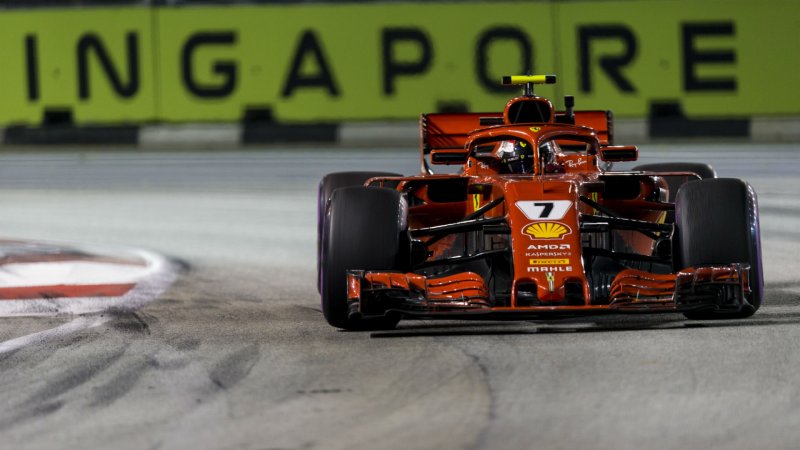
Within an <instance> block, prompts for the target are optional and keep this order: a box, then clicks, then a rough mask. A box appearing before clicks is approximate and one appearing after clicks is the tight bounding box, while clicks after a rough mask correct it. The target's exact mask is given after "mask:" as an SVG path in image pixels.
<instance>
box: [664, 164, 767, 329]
mask: <svg viewBox="0 0 800 450" xmlns="http://www.w3.org/2000/svg"><path fill="white" fill-rule="evenodd" d="M673 239H674V240H675V242H674V243H675V244H676V245H674V246H673V248H674V253H675V255H674V258H675V269H676V270H680V269H684V268H687V267H700V266H711V265H728V264H732V263H746V264H748V265H750V270H749V274H748V279H749V287H750V292H749V293H748V294H747V295H746V298H747V302H748V305H745V307H744V308H742V309H741V310H740V311H738V312H724V311H719V310H705V311H692V312H686V313H685V315H686V317H688V318H690V319H719V318H744V317H749V316H752V315H753V314H754V313H755V312H756V311H757V310H758V308H759V307H760V306H761V300H762V297H763V295H764V275H763V272H762V265H761V237H760V228H759V220H758V202H757V200H756V194H755V191H753V189H752V187H750V185H749V184H747V183H745V182H744V181H742V180H737V179H734V178H713V179H707V180H699V181H692V182H689V183H686V184H684V185H683V186H681V188H680V189H679V190H678V194H677V196H676V198H675V235H674V237H673Z"/></svg>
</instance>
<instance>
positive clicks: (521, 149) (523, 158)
mask: <svg viewBox="0 0 800 450" xmlns="http://www.w3.org/2000/svg"><path fill="white" fill-rule="evenodd" d="M497 157H498V159H500V161H501V162H502V163H503V164H504V165H505V166H506V171H507V173H533V149H532V148H531V145H530V144H528V143H527V142H525V141H523V140H516V139H515V140H508V141H503V142H501V143H500V147H499V148H498V149H497Z"/></svg>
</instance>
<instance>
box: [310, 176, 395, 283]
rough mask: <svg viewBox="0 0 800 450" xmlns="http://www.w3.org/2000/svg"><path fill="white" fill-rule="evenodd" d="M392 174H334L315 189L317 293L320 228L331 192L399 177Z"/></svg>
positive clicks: (323, 179)
mask: <svg viewBox="0 0 800 450" xmlns="http://www.w3.org/2000/svg"><path fill="white" fill-rule="evenodd" d="M401 176H402V175H400V174H398V173H392V172H334V173H329V174H327V175H325V176H324V177H322V180H320V182H319V188H318V189H317V292H321V289H322V281H321V280H320V256H321V252H322V227H323V226H324V225H325V224H324V223H323V221H324V218H325V207H326V205H327V204H328V201H330V199H331V195H332V194H333V191H335V190H336V189H339V188H343V187H349V186H363V185H364V183H366V181H367V180H369V179H370V178H374V177H401Z"/></svg>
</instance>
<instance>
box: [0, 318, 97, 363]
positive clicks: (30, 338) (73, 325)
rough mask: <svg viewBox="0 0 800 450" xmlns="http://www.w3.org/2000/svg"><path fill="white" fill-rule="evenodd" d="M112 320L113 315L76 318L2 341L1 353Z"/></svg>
mask: <svg viewBox="0 0 800 450" xmlns="http://www.w3.org/2000/svg"><path fill="white" fill-rule="evenodd" d="M109 320H111V316H91V317H78V318H77V319H75V320H72V321H70V322H67V323H65V324H63V325H59V326H57V327H55V328H51V329H49V330H44V331H39V332H38V333H32V334H28V335H25V336H21V337H18V338H14V339H9V340H7V341H5V342H0V355H1V354H3V353H8V352H13V351H14V350H18V349H20V348H22V347H27V346H29V345H32V344H39V343H42V342H46V341H51V340H53V339H57V338H60V337H64V336H66V335H69V334H72V333H75V332H78V331H81V330H85V329H87V328H93V327H96V326H99V325H102V324H104V323H106V322H108V321H109Z"/></svg>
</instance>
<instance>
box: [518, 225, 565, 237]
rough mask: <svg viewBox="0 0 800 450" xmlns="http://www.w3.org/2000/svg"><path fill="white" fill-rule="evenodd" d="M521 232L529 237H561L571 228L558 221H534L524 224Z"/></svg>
mask: <svg viewBox="0 0 800 450" xmlns="http://www.w3.org/2000/svg"><path fill="white" fill-rule="evenodd" d="M522 233H523V234H526V235H528V236H530V238H531V239H561V238H562V237H564V236H566V235H568V234H570V233H572V229H570V227H569V226H567V225H565V224H563V223H560V222H534V223H531V224H528V225H526V226H525V228H523V229H522Z"/></svg>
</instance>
